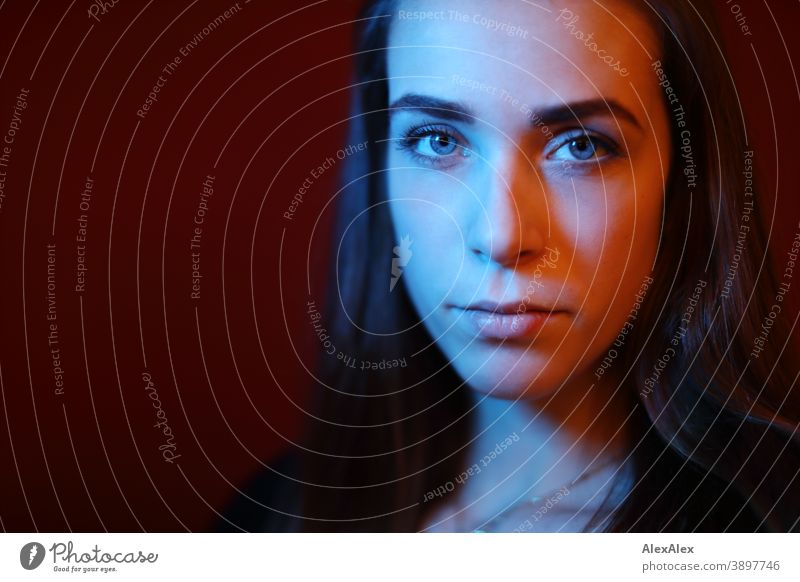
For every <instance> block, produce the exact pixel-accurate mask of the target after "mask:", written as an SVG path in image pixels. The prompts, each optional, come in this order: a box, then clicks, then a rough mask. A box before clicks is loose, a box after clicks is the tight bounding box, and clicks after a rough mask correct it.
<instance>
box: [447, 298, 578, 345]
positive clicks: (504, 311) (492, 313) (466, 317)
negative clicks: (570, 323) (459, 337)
mask: <svg viewBox="0 0 800 582" xmlns="http://www.w3.org/2000/svg"><path fill="white" fill-rule="evenodd" d="M456 309H457V310H458V311H460V313H459V321H460V322H463V323H462V325H464V326H465V327H466V329H467V331H468V332H469V333H470V334H471V335H475V336H478V337H482V338H485V339H513V338H525V337H530V336H532V335H536V334H537V333H539V331H540V330H541V329H542V328H543V327H544V326H545V325H546V324H547V323H548V322H550V321H552V320H553V318H555V317H558V316H559V315H563V314H564V313H565V312H564V311H563V310H560V309H551V308H546V307H541V306H536V305H529V306H526V305H525V303H524V302H523V301H518V302H512V303H495V302H492V301H478V302H476V303H471V304H469V305H467V306H466V307H458V306H456ZM523 309H524V311H523Z"/></svg>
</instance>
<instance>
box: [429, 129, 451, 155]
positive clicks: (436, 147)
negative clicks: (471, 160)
mask: <svg viewBox="0 0 800 582" xmlns="http://www.w3.org/2000/svg"><path fill="white" fill-rule="evenodd" d="M431 147H432V148H433V151H435V152H436V153H439V154H446V153H449V152H450V150H451V149H452V147H453V142H452V141H451V139H450V137H449V136H446V135H442V134H439V135H434V136H432V141H431Z"/></svg>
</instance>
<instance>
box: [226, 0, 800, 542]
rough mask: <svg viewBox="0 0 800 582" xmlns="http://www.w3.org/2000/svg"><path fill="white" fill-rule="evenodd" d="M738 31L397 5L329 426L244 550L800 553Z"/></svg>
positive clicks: (273, 475) (374, 35)
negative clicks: (406, 534)
mask: <svg viewBox="0 0 800 582" xmlns="http://www.w3.org/2000/svg"><path fill="white" fill-rule="evenodd" d="M718 37H719V35H718V33H717V32H716V26H715V22H714V16H713V11H712V8H711V6H710V2H693V3H688V2H684V1H683V0H659V1H650V2H637V1H633V0H603V1H602V2H596V3H589V2H578V1H567V2H564V3H551V2H541V3H530V2H527V1H523V0H514V1H508V2H492V3H487V2H479V1H477V0H459V1H455V0H431V1H425V2H422V1H413V0H394V1H391V0H379V1H374V2H368V3H367V5H366V7H365V9H364V13H363V20H361V21H360V28H359V30H358V53H357V80H356V83H355V84H354V87H353V88H354V93H355V96H356V101H355V103H356V115H355V116H354V118H353V129H352V135H351V140H352V142H351V143H353V144H358V143H365V144H366V148H365V150H364V153H363V154H362V155H360V156H358V155H353V156H351V157H350V159H349V160H348V161H349V163H350V168H349V173H348V175H347V176H346V180H345V184H346V186H345V187H344V188H343V190H342V192H341V193H340V194H339V198H340V200H338V201H337V203H338V204H339V209H340V219H339V227H338V230H337V232H336V237H335V239H334V241H333V243H334V244H333V248H334V249H335V253H334V256H333V268H332V274H331V278H330V291H329V294H328V297H327V301H326V302H321V301H319V302H318V301H316V300H314V298H310V302H309V305H310V307H309V310H310V311H309V313H310V317H311V318H312V320H313V323H314V326H315V327H316V328H318V329H320V330H321V329H324V330H325V332H326V334H327V336H328V337H329V343H330V346H326V349H324V350H322V352H323V353H321V354H320V361H319V365H318V370H319V372H318V374H317V375H316V378H315V382H316V388H315V390H316V392H315V394H316V398H315V402H314V409H313V411H311V415H310V416H311V418H312V419H313V420H312V421H311V422H310V426H309V431H308V438H307V439H305V440H304V442H303V443H301V444H299V445H298V446H297V447H296V450H295V451H293V452H290V453H289V454H287V455H286V456H285V457H284V458H283V459H281V460H280V461H279V462H278V463H276V464H274V465H273V466H272V467H270V468H269V469H268V471H266V472H265V473H264V476H263V477H262V478H261V479H259V480H258V481H257V482H256V483H254V484H253V485H252V486H251V487H250V488H249V489H248V490H247V491H246V492H244V493H243V494H242V496H241V498H240V501H239V502H238V503H237V504H236V505H235V506H234V508H233V510H231V511H230V512H229V513H228V514H227V515H226V518H225V525H224V528H227V529H231V530H239V529H245V530H266V531H320V530H323V531H517V532H523V531H792V530H797V529H798V527H800V526H799V525H798V519H799V518H800V495H798V491H799V490H800V482H798V479H797V474H798V470H800V455H799V454H798V453H799V450H798V441H797V439H798V437H797V428H798V419H800V410H799V406H798V398H797V394H796V390H795V389H794V388H795V383H796V382H795V381H796V375H795V374H794V368H793V367H792V366H793V365H794V364H793V362H792V361H791V360H792V359H791V357H790V355H789V354H790V352H791V346H790V344H789V341H790V337H789V334H788V331H787V328H788V326H787V325H786V323H787V322H786V317H785V316H782V315H781V314H780V313H779V310H780V306H781V305H782V304H783V296H784V295H785V291H784V292H783V293H782V292H781V289H782V288H781V287H779V286H778V285H777V283H776V282H774V281H773V278H772V277H771V276H770V275H769V273H768V272H767V270H766V265H768V264H769V261H768V260H766V254H767V250H766V246H765V243H764V240H763V238H762V234H761V228H760V222H759V221H760V217H759V216H758V214H757V208H758V205H757V203H755V198H754V193H755V192H756V190H755V188H754V187H753V183H752V180H751V179H750V178H751V174H750V173H749V172H752V167H753V156H754V155H757V154H754V153H753V152H752V151H751V150H752V148H751V146H749V145H748V144H747V143H745V139H744V136H745V132H744V131H743V120H742V117H741V114H740V111H739V108H738V106H737V101H736V94H735V87H734V85H733V82H732V78H731V77H730V74H729V72H728V68H727V66H726V63H725V58H724V55H723V54H722V53H721V52H720V50H721V49H720V47H719V45H718V43H717V41H716V39H717V38H718ZM784 289H785V287H784ZM775 306H777V309H776V307H775ZM765 330H768V333H767V334H766V335H765ZM328 348H330V349H328Z"/></svg>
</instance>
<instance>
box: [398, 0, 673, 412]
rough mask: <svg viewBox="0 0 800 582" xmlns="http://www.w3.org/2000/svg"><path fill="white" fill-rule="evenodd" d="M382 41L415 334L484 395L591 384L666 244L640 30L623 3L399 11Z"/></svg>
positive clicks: (652, 96) (650, 41)
mask: <svg viewBox="0 0 800 582" xmlns="http://www.w3.org/2000/svg"><path fill="white" fill-rule="evenodd" d="M389 43H390V46H391V47H392V48H391V49H390V50H389V53H388V57H387V59H388V61H387V65H388V75H389V103H390V108H391V114H390V128H389V139H390V142H389V144H388V145H389V147H388V158H387V163H388V168H389V172H388V183H389V205H390V208H391V213H392V219H393V223H394V228H395V235H396V237H397V240H396V244H397V245H398V246H401V247H402V246H404V247H406V249H407V250H403V249H400V254H401V262H404V263H407V264H406V265H405V266H404V267H403V268H402V275H401V277H402V279H401V280H402V283H403V284H404V285H405V286H406V288H407V289H408V292H409V294H410V296H411V299H412V301H413V303H414V305H415V307H416V309H417V311H418V313H419V316H420V318H421V319H422V320H423V321H424V324H425V326H426V328H427V329H428V331H429V332H430V334H431V335H432V336H433V338H434V339H435V340H436V342H437V344H438V345H439V347H440V348H441V350H442V351H443V353H444V354H445V356H446V357H447V358H448V359H449V360H450V361H451V362H452V364H453V366H454V367H455V369H456V370H457V372H458V373H459V374H460V375H461V376H462V377H463V378H464V379H465V380H467V382H468V383H469V384H470V385H471V386H472V387H473V388H475V389H476V390H478V391H481V392H485V393H490V392H491V393H492V394H493V395H495V396H502V397H506V398H516V397H519V396H521V395H522V394H525V395H526V396H529V397H534V398H535V397H541V396H543V395H546V394H549V393H551V392H552V391H553V390H555V389H557V388H558V387H559V386H560V385H561V384H562V382H564V381H565V380H568V379H570V378H580V377H585V378H593V377H594V372H595V368H596V367H597V366H598V364H599V362H600V361H601V360H602V359H603V358H604V357H605V356H606V355H607V352H608V350H609V348H610V347H611V344H612V342H613V341H614V340H615V338H616V337H617V334H618V333H619V332H620V330H621V328H622V327H623V324H625V322H626V320H627V319H628V315H629V313H630V312H631V309H632V308H633V306H634V301H635V296H636V294H637V292H638V291H639V289H640V287H641V285H642V282H643V280H644V279H645V278H646V277H647V275H648V274H649V273H650V272H651V269H652V266H653V262H654V259H655V256H656V250H657V246H658V242H659V234H660V230H661V215H662V204H663V200H664V184H665V179H666V175H667V173H668V168H669V164H670V154H669V143H670V133H669V119H668V117H667V111H666V108H665V106H664V104H663V100H662V94H661V87H659V85H658V82H659V79H658V77H657V76H656V73H655V71H654V69H653V68H652V63H653V61H654V60H656V59H658V58H659V57H658V53H657V50H658V48H657V43H656V41H655V37H654V33H653V31H652V30H651V29H650V27H649V24H648V23H647V21H646V20H645V18H643V17H642V16H640V15H639V14H638V13H637V12H636V11H635V10H634V9H632V8H630V7H628V6H627V5H626V4H624V3H622V2H607V3H606V5H605V6H604V7H601V6H597V5H596V4H594V3H589V2H565V3H562V4H558V5H556V4H548V3H539V4H538V5H533V4H528V3H526V2H522V1H516V0H515V1H511V0H509V1H505V2H491V3H489V2H480V1H477V0H466V1H465V0H458V1H456V0H436V1H431V0H426V1H424V2H422V1H413V0H407V1H401V2H400V3H399V11H398V12H397V13H395V14H393V15H392V27H391V33H390V37H389ZM406 237H407V238H406ZM403 238H406V242H405V243H401V240H402V239H403ZM409 243H410V244H409ZM633 323H634V325H635V324H636V322H633Z"/></svg>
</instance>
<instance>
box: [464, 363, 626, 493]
mask: <svg viewBox="0 0 800 582" xmlns="http://www.w3.org/2000/svg"><path fill="white" fill-rule="evenodd" d="M611 379H612V378H611V377H609V378H608V379H606V380H604V382H603V383H602V385H598V384H596V383H595V382H593V381H592V380H593V377H592V376H591V375H588V376H587V377H580V378H576V379H575V380H574V381H572V382H570V383H569V385H565V386H563V387H562V388H561V389H559V390H558V391H556V392H555V393H554V394H553V395H551V396H548V397H545V398H542V399H538V400H532V399H525V398H524V397H523V398H520V399H518V400H516V401H514V400H503V399H499V398H493V397H491V396H489V397H486V396H483V395H480V396H478V397H477V398H476V401H477V403H476V407H475V409H474V413H475V416H474V418H475V434H476V439H475V441H474V443H473V448H472V451H473V454H472V457H473V459H479V460H483V461H487V459H486V456H487V455H488V456H489V459H488V462H487V463H486V464H487V465H488V464H489V463H496V461H499V460H500V457H501V456H503V457H505V458H504V459H503V462H498V463H496V468H497V469H500V468H501V467H512V466H520V471H518V472H517V473H518V474H520V476H521V479H522V480H523V481H526V482H528V483H529V484H530V483H531V481H530V479H531V477H533V478H535V479H537V480H538V481H536V482H535V483H534V488H535V489H537V490H542V489H547V488H548V487H558V486H560V485H561V484H563V483H565V482H569V481H570V480H571V479H573V478H575V477H577V476H578V475H580V474H581V473H582V472H584V471H586V470H592V469H594V468H597V467H599V466H602V465H605V464H607V463H608V462H610V461H611V462H615V461H616V462H618V460H619V459H620V458H621V457H622V456H623V455H622V453H623V452H624V451H625V449H626V442H627V439H626V437H627V435H626V432H625V428H624V427H625V426H626V424H627V423H626V422H625V419H626V417H627V415H628V413H629V412H630V405H629V404H628V400H627V399H626V398H625V391H624V388H620V389H619V390H618V391H617V392H618V394H617V395H614V390H615V389H616V388H617V385H618V382H612V381H610V380H611ZM507 437H511V439H512V442H513V444H510V445H508V446H507V447H506V448H504V449H503V451H502V453H501V454H500V455H495V456H494V457H492V455H491V452H492V451H496V450H497V446H496V445H497V444H498V443H501V442H503V441H504V439H506V438H507ZM523 466H524V467H525V468H524V469H523V468H522V467H523ZM502 472H503V473H505V471H502Z"/></svg>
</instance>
